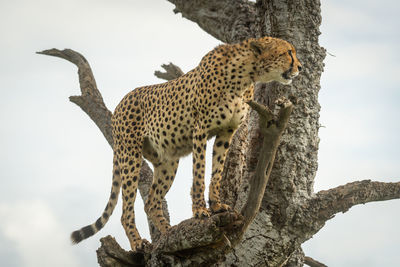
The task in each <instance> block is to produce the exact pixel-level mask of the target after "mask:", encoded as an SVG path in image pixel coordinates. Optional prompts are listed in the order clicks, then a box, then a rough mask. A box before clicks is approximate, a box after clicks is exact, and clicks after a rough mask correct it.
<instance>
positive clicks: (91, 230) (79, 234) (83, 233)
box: [71, 154, 121, 244]
mask: <svg viewBox="0 0 400 267" xmlns="http://www.w3.org/2000/svg"><path fill="white" fill-rule="evenodd" d="M120 188H121V175H120V169H119V166H118V161H117V159H116V156H115V154H114V169H113V181H112V188H111V194H110V198H109V200H108V203H107V205H106V208H105V209H104V212H103V214H102V215H101V216H100V217H99V218H98V219H97V221H96V222H95V223H93V224H90V225H87V226H85V227H83V228H81V229H79V230H76V231H74V232H72V234H71V241H72V243H73V244H77V243H79V242H81V241H82V240H84V239H86V238H88V237H91V236H92V235H94V234H95V233H97V232H98V231H99V230H100V229H101V228H103V226H104V225H105V224H106V223H107V221H108V218H109V217H110V216H111V214H112V212H113V211H114V208H115V206H116V205H117V201H118V194H119V191H120Z"/></svg>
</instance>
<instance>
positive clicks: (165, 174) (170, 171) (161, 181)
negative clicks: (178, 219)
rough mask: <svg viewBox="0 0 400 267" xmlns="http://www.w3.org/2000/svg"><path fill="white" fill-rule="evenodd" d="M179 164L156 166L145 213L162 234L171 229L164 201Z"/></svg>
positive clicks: (172, 161)
mask: <svg viewBox="0 0 400 267" xmlns="http://www.w3.org/2000/svg"><path fill="white" fill-rule="evenodd" d="M178 164H179V159H176V160H175V159H171V160H164V161H163V162H161V163H158V164H154V178H153V184H152V186H151V188H150V191H149V194H148V197H147V201H146V204H145V211H146V213H147V214H148V215H149V217H150V218H151V221H152V222H153V223H154V225H155V226H156V227H157V229H158V230H159V231H160V232H161V233H162V234H164V233H166V232H167V231H168V230H169V229H170V228H171V226H170V224H169V223H168V221H167V219H166V218H165V217H164V213H163V208H162V201H163V199H164V197H165V195H166V194H167V192H168V190H169V189H170V187H171V185H172V182H173V181H174V178H175V174H176V170H177V168H178Z"/></svg>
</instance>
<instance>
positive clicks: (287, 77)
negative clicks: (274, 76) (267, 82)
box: [282, 69, 292, 80]
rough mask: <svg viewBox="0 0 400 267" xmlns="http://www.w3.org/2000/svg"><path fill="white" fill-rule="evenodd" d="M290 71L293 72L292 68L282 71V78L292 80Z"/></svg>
mask: <svg viewBox="0 0 400 267" xmlns="http://www.w3.org/2000/svg"><path fill="white" fill-rule="evenodd" d="M290 73H291V69H288V70H287V71H285V72H284V73H282V78H283V79H285V80H292V77H291V75H290Z"/></svg>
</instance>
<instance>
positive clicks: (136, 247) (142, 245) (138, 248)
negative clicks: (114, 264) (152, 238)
mask: <svg viewBox="0 0 400 267" xmlns="http://www.w3.org/2000/svg"><path fill="white" fill-rule="evenodd" d="M149 246H151V243H150V242H149V241H147V239H140V240H137V241H136V242H135V243H133V244H131V248H132V251H134V252H142V251H144V250H145V249H146V248H147V247H149Z"/></svg>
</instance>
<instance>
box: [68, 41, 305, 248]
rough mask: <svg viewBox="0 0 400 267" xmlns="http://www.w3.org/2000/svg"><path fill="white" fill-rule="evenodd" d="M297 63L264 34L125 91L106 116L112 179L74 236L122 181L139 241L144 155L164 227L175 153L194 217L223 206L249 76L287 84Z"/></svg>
mask: <svg viewBox="0 0 400 267" xmlns="http://www.w3.org/2000/svg"><path fill="white" fill-rule="evenodd" d="M300 69H301V64H300V62H299V61H298V59H297V57H296V50H295V48H294V47H293V45H291V44H290V43H288V42H286V41H283V40H281V39H276V38H271V37H264V38H259V39H249V40H246V41H244V42H242V43H238V44H233V45H229V44H225V45H220V46H218V47H216V48H215V49H213V50H212V51H210V52H209V53H208V54H207V55H205V56H204V57H203V59H202V60H201V62H200V64H199V65H198V66H197V67H196V68H195V69H193V70H191V71H189V72H188V73H186V74H185V75H183V76H181V77H179V78H177V79H175V80H172V81H169V82H165V83H162V84H156V85H151V86H144V87H140V88H137V89H135V90H133V91H131V92H130V93H128V94H127V95H126V96H125V97H124V98H123V99H122V101H121V102H120V103H119V105H118V106H117V107H116V109H115V111H114V114H113V117H112V128H113V131H112V132H113V138H114V169H113V186H112V190H111V195H110V199H109V202H108V204H107V206H106V208H105V210H104V212H103V214H102V216H101V217H100V218H99V219H98V220H97V221H96V222H95V223H94V224H92V225H88V226H86V227H84V228H82V229H80V230H78V231H75V232H73V233H72V235H71V238H72V240H73V242H75V243H78V242H80V241H81V240H83V239H85V238H87V237H89V236H92V235H93V234H95V233H96V232H97V231H99V230H100V229H101V228H102V227H103V226H104V224H105V223H106V222H107V220H108V218H109V217H110V215H111V213H112V211H113V210H114V207H115V205H116V203H117V198H118V194H119V190H120V188H121V187H122V201H123V207H122V209H123V214H122V218H121V222H122V225H123V227H124V229H125V231H126V234H127V236H128V238H129V241H130V244H131V247H132V249H133V250H136V249H139V248H141V247H142V246H143V244H144V243H143V242H144V241H143V239H141V238H140V235H139V233H138V231H137V229H136V226H135V215H134V202H135V198H136V194H137V187H138V181H139V172H140V167H141V163H142V157H144V158H146V159H148V160H149V161H150V162H151V163H152V164H153V166H154V178H153V184H152V186H151V188H150V192H149V195H148V199H147V202H146V204H145V210H146V212H147V214H148V215H149V216H150V217H151V219H152V221H153V223H154V224H155V225H156V226H157V228H158V229H159V230H160V231H161V232H162V233H165V232H166V231H167V230H168V229H169V228H170V225H169V224H168V222H167V220H166V219H165V218H164V216H163V213H162V208H161V202H162V200H163V198H164V196H165V194H166V193H167V192H168V190H169V188H170V187H171V184H172V182H173V180H174V178H175V174H176V170H177V168H178V163H179V158H181V157H182V156H185V155H187V154H189V153H191V152H192V153H193V185H192V190H191V196H192V202H193V203H192V211H193V216H194V217H196V218H202V217H208V216H209V215H210V213H216V212H221V211H226V210H228V209H229V206H227V205H226V204H224V203H221V200H220V197H219V192H220V180H221V173H222V170H223V165H224V161H225V157H226V153H227V150H228V148H229V145H230V142H231V139H232V136H233V134H234V133H235V131H236V129H237V128H238V126H239V125H240V123H241V122H242V121H243V119H244V117H245V115H246V113H247V111H248V105H247V104H246V101H248V100H250V99H252V98H253V89H254V82H256V81H261V82H269V81H273V80H274V81H278V82H280V83H283V84H289V83H290V82H291V80H292V78H294V77H295V76H297V75H298V73H299V71H300ZM213 136H215V137H216V138H215V142H214V146H213V160H212V178H211V184H210V190H209V202H210V210H208V209H207V208H206V202H205V200H204V169H205V156H206V153H205V152H206V142H207V139H209V138H211V137H213Z"/></svg>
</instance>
